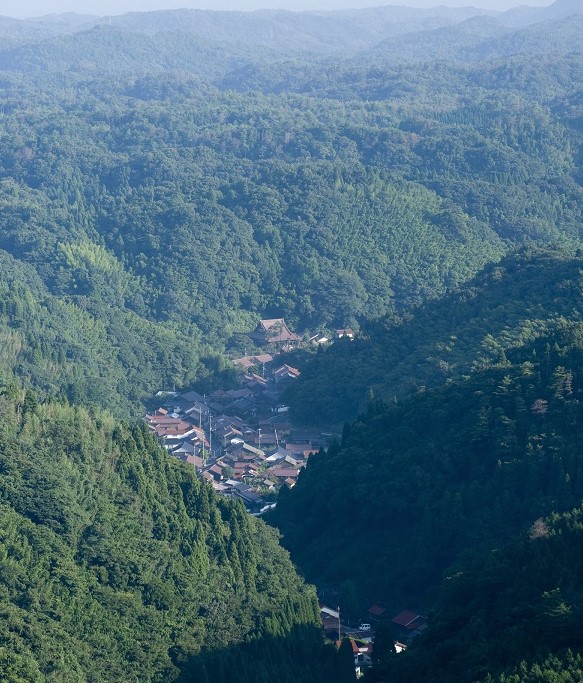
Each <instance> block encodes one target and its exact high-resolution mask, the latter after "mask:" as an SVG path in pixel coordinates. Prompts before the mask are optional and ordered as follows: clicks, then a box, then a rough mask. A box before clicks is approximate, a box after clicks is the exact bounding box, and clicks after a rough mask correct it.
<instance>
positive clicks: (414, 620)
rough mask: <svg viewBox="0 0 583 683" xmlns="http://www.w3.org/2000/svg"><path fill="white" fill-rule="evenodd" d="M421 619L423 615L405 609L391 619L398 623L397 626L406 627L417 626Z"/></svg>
mask: <svg viewBox="0 0 583 683" xmlns="http://www.w3.org/2000/svg"><path fill="white" fill-rule="evenodd" d="M420 619H421V616H420V615H419V614H416V613H415V612H410V611H409V610H405V611H403V612H401V613H400V614H397V616H396V617H393V618H392V619H391V622H392V623H393V624H397V626H403V627H404V628H406V629H412V628H417V626H419V620H420Z"/></svg>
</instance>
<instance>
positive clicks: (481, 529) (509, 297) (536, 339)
mask: <svg viewBox="0 0 583 683" xmlns="http://www.w3.org/2000/svg"><path fill="white" fill-rule="evenodd" d="M580 265H581V264H580V262H579V261H578V260H565V261H561V260H560V259H556V258H548V260H545V259H544V258H536V259H533V260H530V259H525V260H523V259H520V258H519V259H517V260H515V261H512V260H510V259H509V260H508V261H506V262H505V264H503V265H502V267H501V268H500V269H498V270H497V269H496V268H493V269H490V272H489V273H488V274H487V275H486V276H485V277H484V279H483V282H482V284H483V286H482V289H479V288H476V289H474V288H472V287H468V288H466V289H465V290H463V291H462V292H460V294H458V295H457V296H456V297H455V298H454V299H453V300H451V301H450V302H449V303H447V302H446V304H445V306H444V308H443V309H442V310H441V312H440V314H439V315H437V316H435V317H433V318H431V320H434V321H435V325H436V327H435V331H437V330H438V329H439V328H440V326H443V327H444V328H448V329H449V330H451V331H452V332H456V331H457V332H458V333H459V336H458V335H451V336H448V338H447V339H441V338H440V337H439V335H436V337H435V338H432V335H433V332H434V329H433V328H432V327H431V326H430V324H429V318H426V319H425V321H423V318H421V321H420V326H419V327H415V324H414V323H412V324H411V325H410V327H409V329H408V332H409V334H406V333H405V331H404V330H406V329H407V327H406V326H404V327H403V330H401V332H400V333H401V334H402V336H401V337H400V338H399V337H398V336H397V337H396V338H395V339H396V343H395V344H391V343H390V340H391V336H390V332H389V333H388V335H387V339H386V344H385V345H383V344H382V343H381V344H380V345H379V346H378V347H377V348H385V353H387V354H390V353H396V354H397V356H398V355H399V348H401V349H402V350H404V349H406V348H407V347H408V346H409V347H411V348H412V349H413V351H412V353H409V356H408V358H407V361H408V362H410V364H407V362H406V363H405V364H404V366H403V368H402V369H403V373H404V374H403V375H401V379H403V377H404V376H406V375H407V373H408V372H412V373H413V376H415V374H414V373H415V361H416V360H419V361H421V362H422V361H423V360H424V358H425V355H426V353H427V344H430V345H431V344H433V346H434V348H435V349H437V346H438V345H442V346H443V348H441V352H442V353H446V354H449V353H451V354H452V356H448V355H446V358H449V362H452V357H453V358H456V359H457V360H456V362H460V361H461V362H463V363H466V368H467V374H465V373H464V372H463V371H462V372H460V369H459V368H458V370H457V372H455V373H454V376H453V377H452V378H450V379H449V380H447V381H446V377H445V376H444V374H446V373H444V372H443V370H442V369H440V363H439V356H438V357H437V358H436V359H434V360H430V362H429V363H428V365H427V366H423V365H421V367H420V368H419V372H418V374H417V378H418V382H419V386H418V389H417V391H416V393H413V395H410V396H409V397H408V398H404V399H403V400H395V401H394V402H392V401H391V404H390V405H386V404H384V403H383V402H382V401H379V400H378V399H372V400H371V401H370V403H369V407H368V411H367V412H366V413H365V414H363V415H361V416H360V417H359V418H358V420H357V421H356V422H355V423H353V424H352V425H351V426H350V427H348V426H347V427H346V429H345V432H344V436H343V441H342V446H341V447H332V448H331V449H330V450H329V452H328V453H327V454H324V453H320V454H318V455H316V456H314V458H312V459H311V460H310V461H309V463H308V466H307V468H306V469H305V471H304V472H302V475H301V476H300V479H299V481H298V484H297V486H296V487H295V488H294V489H293V490H292V491H290V492H288V491H283V493H282V494H280V500H279V502H278V506H277V510H276V511H275V514H274V522H275V523H276V524H277V525H278V527H279V528H280V529H281V531H282V532H283V541H284V544H285V545H286V547H288V548H289V549H290V550H291V552H292V557H293V558H294V560H295V561H296V562H297V563H298V564H299V565H300V566H301V567H302V569H303V570H304V571H305V572H306V575H307V576H308V577H310V579H311V580H317V581H318V582H320V583H330V584H332V585H336V586H339V585H341V584H342V583H343V582H346V581H350V582H353V583H354V585H355V586H356V589H357V590H358V591H359V592H360V595H361V599H362V601H363V603H364V602H365V601H366V600H374V599H377V600H385V601H388V602H389V604H393V605H394V606H395V608H398V607H399V606H403V605H404V604H407V601H410V602H412V603H413V604H417V602H418V601H420V600H422V599H423V598H424V597H426V596H427V590H428V589H431V588H433V587H434V586H435V585H437V583H438V582H439V578H440V576H441V573H442V572H443V571H444V570H445V569H446V568H447V567H448V566H450V565H451V564H452V563H454V562H455V561H457V560H458V559H459V557H460V556H461V555H462V554H463V553H464V552H475V551H476V550H478V549H480V548H482V549H487V548H490V547H493V546H496V545H497V544H499V543H501V542H505V541H506V540H507V539H508V538H510V537H511V536H512V535H513V534H516V533H519V532H520V531H521V530H522V529H524V528H525V527H527V526H529V525H530V524H532V523H533V522H534V520H535V519H536V518H537V517H539V516H541V515H547V514H550V513H551V512H554V511H564V510H568V509H570V508H571V507H572V506H574V505H576V504H579V503H580V501H581V498H582V497H583V488H582V487H583V478H582V476H581V473H582V469H581V468H582V467H583V460H582V459H581V453H582V452H583V451H582V448H581V446H582V444H581V430H580V428H579V427H580V425H581V421H582V420H583V413H582V408H581V402H580V397H581V392H582V391H583V388H582V387H581V376H582V374H581V373H582V370H583V343H582V339H583V337H582V333H583V323H582V321H581V314H580V306H581V293H580V286H581V276H580ZM497 274H498V275H497ZM498 276H500V280H499V281H497V278H498ZM500 282H504V283H505V286H501V287H500V289H497V288H498V286H500ZM495 292H498V295H494V293H495ZM530 297H532V299H531V298H530ZM494 302H497V304H496V305H495V306H493V307H492V308H490V306H491V305H492V304H494ZM529 302H531V303H529ZM448 311H449V315H448ZM425 315H428V312H427V311H425ZM422 330H423V332H422ZM458 339H459V343H460V344H461V345H463V344H465V343H469V349H468V348H466V349H465V350H463V349H456V344H457V340H458ZM472 344H474V345H475V346H476V347H478V348H480V347H481V348H483V350H484V351H483V352H485V353H486V357H484V358H476V357H475V356H474V355H473V349H472ZM482 344H483V346H482ZM448 345H449V347H451V348H450V349H449V350H448ZM342 347H343V349H342V353H344V354H345V355H346V358H349V357H350V354H351V353H352V348H353V344H351V343H349V342H348V343H347V344H345V345H342ZM339 353H340V352H339ZM403 353H404V352H403ZM456 354H457V355H456ZM464 356H465V358H464ZM331 357H332V356H331ZM334 357H335V358H336V362H335V364H334V367H335V368H336V370H337V374H340V373H341V369H342V367H343V365H345V362H344V361H343V360H339V358H340V357H339V356H338V354H334ZM361 357H366V358H370V354H364V355H363V356H361ZM462 359H463V360H462ZM378 360H379V359H378V358H376V359H371V362H373V361H377V365H376V371H377V372H378V373H379V374H381V375H382V373H383V370H384V368H386V370H387V372H388V373H389V374H390V372H391V370H393V364H392V363H391V362H390V361H386V362H384V363H383V362H381V363H380V364H378ZM444 362H447V361H444ZM472 362H473V363H474V367H473V368H472V367H471V365H472ZM428 369H430V370H434V371H435V372H437V374H441V375H442V379H441V380H440V381H438V382H433V383H434V384H437V385H439V386H438V387H437V388H434V389H429V388H426V387H425V386H421V385H424V384H425V383H427V384H430V383H432V382H431V379H432V376H431V374H429V375H428V373H427V370H428ZM399 376H400V375H399V368H398V367H397V368H396V374H395V380H396V381H397V377H399ZM342 382H343V379H342V377H341V376H340V378H339V379H338V385H341V384H342ZM335 386H336V384H335ZM329 393H330V395H331V396H333V394H334V389H330V388H329ZM332 401H333V400H332ZM362 606H363V607H364V606H365V605H364V604H363V605H362Z"/></svg>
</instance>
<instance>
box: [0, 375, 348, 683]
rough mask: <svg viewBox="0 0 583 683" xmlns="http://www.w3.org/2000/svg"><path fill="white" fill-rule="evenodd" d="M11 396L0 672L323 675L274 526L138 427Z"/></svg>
mask: <svg viewBox="0 0 583 683" xmlns="http://www.w3.org/2000/svg"><path fill="white" fill-rule="evenodd" d="M17 394H18V392H16V391H15V388H14V386H12V385H10V384H8V385H5V386H4V387H3V389H2V395H1V396H0V405H1V410H2V416H3V419H2V426H1V427H0V453H1V455H0V566H1V571H0V613H1V614H2V619H1V620H0V624H1V625H0V632H1V635H0V642H1V646H0V662H2V665H3V668H2V674H0V677H1V678H2V680H5V681H11V682H13V681H27V683H28V682H32V681H35V682H36V681H38V682H39V683H40V681H58V680H61V681H62V680H67V681H71V680H76V681H83V682H87V683H89V682H90V681H91V682H92V683H100V682H103V683H106V682H110V681H113V680H116V681H122V680H123V681H129V680H141V681H164V682H165V683H170V682H171V681H181V682H182V681H184V682H186V681H197V682H200V681H203V680H204V681H206V680H211V681H218V680H224V681H231V680H233V677H234V676H236V677H237V680H239V681H241V680H243V681H259V680H261V681H267V680H270V681H272V680H276V681H282V683H283V682H284V681H292V680H293V681H297V680H302V681H303V680H305V681H324V680H330V678H329V677H330V676H331V675H332V673H331V672H332V669H333V667H335V666H336V662H335V657H334V655H333V652H328V650H326V649H325V648H324V647H323V645H322V642H321V638H320V634H319V630H318V628H317V616H318V613H317V603H316V600H315V595H314V593H313V591H312V589H311V588H309V587H307V586H306V585H304V584H303V582H302V581H301V580H300V579H299V578H298V576H297V575H296V574H295V572H294V570H293V567H292V565H291V563H290V561H289V559H288V557H287V555H286V553H285V552H284V551H283V550H282V549H281V548H280V547H278V544H277V537H276V535H275V534H274V533H273V532H271V531H270V530H269V529H268V528H267V527H265V525H264V524H263V523H261V522H258V521H256V520H255V519H254V518H253V517H251V516H250V515H248V514H247V513H246V512H245V510H244V509H243V507H242V506H241V505H239V504H235V503H231V502H229V501H227V500H226V499H218V498H216V497H215V495H214V494H213V491H212V489H211V488H210V487H209V486H207V485H206V484H202V483H200V482H199V481H198V480H197V479H196V478H195V477H194V474H193V473H192V472H191V471H189V470H187V468H186V467H185V466H183V465H181V464H178V463H175V462H171V461H170V459H169V458H168V457H167V455H166V454H165V452H164V451H163V450H162V449H160V448H159V447H158V446H157V445H156V443H155V442H154V440H153V439H152V438H151V437H150V436H149V435H148V434H147V433H146V430H145V428H143V427H133V428H130V427H128V426H124V425H120V424H116V423H115V422H114V421H113V420H112V418H111V417H109V416H108V415H107V414H106V413H103V412H98V413H96V414H95V415H93V416H90V415H89V414H88V413H87V412H85V411H84V410H82V409H73V408H69V407H68V406H67V405H64V404H62V403H57V402H50V403H47V404H44V405H39V404H38V403H37V401H36V399H35V397H34V395H33V394H31V393H27V394H26V396H24V398H23V397H22V396H18V395H17ZM300 652H301V656H300V654H299V653H300ZM245 653H247V656H245ZM316 661H317V662H321V664H322V666H321V667H320V666H316V667H314V662H316ZM276 662H277V663H276ZM308 663H309V664H308ZM330 667H332V669H331V668H330ZM219 670H220V671H222V674H219ZM7 671H8V672H12V673H11V674H10V673H9V674H7ZM258 672H259V674H258ZM220 675H223V676H224V677H223V678H220Z"/></svg>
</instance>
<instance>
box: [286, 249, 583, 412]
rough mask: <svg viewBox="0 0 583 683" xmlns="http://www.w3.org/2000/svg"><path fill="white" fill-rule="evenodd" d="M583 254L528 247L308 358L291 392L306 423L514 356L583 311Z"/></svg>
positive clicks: (439, 383)
mask: <svg viewBox="0 0 583 683" xmlns="http://www.w3.org/2000/svg"><path fill="white" fill-rule="evenodd" d="M582 268H583V259H581V258H571V257H569V256H567V255H561V254H560V253H557V252H545V251H542V252H534V253H532V252H530V251H525V252H523V253H522V254H520V255H518V256H517V255H514V256H510V257H507V258H505V259H503V260H502V261H500V262H499V263H498V264H495V265H491V266H488V267H487V268H486V269H485V270H484V271H483V272H482V273H480V275H478V276H477V277H476V278H475V279H474V280H472V281H471V282H469V283H467V284H465V285H463V286H461V287H460V288H459V290H458V291H456V292H454V293H452V294H450V295H449V296H446V297H444V298H443V299H441V300H440V301H437V302H435V303H431V304H428V305H426V306H423V307H421V308H419V309H418V310H416V311H414V312H411V313H409V314H408V315H407V316H405V317H404V318H402V319H396V320H395V319H394V318H387V319H384V320H381V321H379V322H377V323H375V324H371V325H369V326H367V327H366V328H365V330H364V331H363V334H362V337H361V338H360V339H357V340H356V341H354V342H352V343H339V344H335V345H334V346H333V347H332V348H330V349H328V350H327V351H325V352H323V353H318V354H317V355H314V356H312V357H309V358H308V359H307V360H306V361H305V362H304V365H303V367H302V375H301V378H300V379H299V380H298V381H297V382H295V383H294V385H293V387H291V388H290V390H289V393H288V399H289V401H290V403H291V406H292V411H293V413H294V415H295V416H296V417H297V419H300V420H302V421H304V422H306V423H311V422H312V421H313V417H312V416H313V415H315V414H317V415H318V418H319V419H320V420H324V421H328V422H339V421H341V420H346V419H351V418H352V417H354V416H355V415H356V414H357V412H358V411H359V410H362V409H365V408H366V402H367V400H368V399H367V397H368V395H369V393H370V392H371V391H372V392H374V394H375V395H376V396H377V397H382V398H384V399H385V400H387V401H390V400H393V398H395V399H396V398H398V399H401V398H403V397H405V396H409V395H411V394H413V393H415V392H416V391H419V390H420V389H423V388H425V387H436V386H442V385H447V384H448V383H450V382H452V381H454V380H458V379H460V378H462V377H464V376H469V375H471V373H472V372H473V371H475V370H480V369H483V368H487V367H491V366H492V365H497V364H498V363H500V362H501V361H502V362H504V359H505V358H506V357H509V358H512V357H513V354H516V353H519V352H520V349H521V348H522V347H523V346H525V345H528V344H532V343H538V340H539V339H540V338H543V337H545V336H547V335H549V334H555V332H557V331H558V332H560V331H561V330H563V329H565V328H566V327H567V328H568V327H569V325H571V324H573V323H578V322H579V321H581V319H582V317H583V308H582V306H581V300H582V299H581V296H582V284H581V279H580V272H581V269H582Z"/></svg>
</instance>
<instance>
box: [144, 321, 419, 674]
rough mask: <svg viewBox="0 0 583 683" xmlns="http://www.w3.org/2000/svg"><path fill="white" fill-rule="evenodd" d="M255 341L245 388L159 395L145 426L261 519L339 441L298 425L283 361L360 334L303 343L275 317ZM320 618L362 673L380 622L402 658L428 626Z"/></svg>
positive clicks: (412, 618) (372, 613)
mask: <svg viewBox="0 0 583 683" xmlns="http://www.w3.org/2000/svg"><path fill="white" fill-rule="evenodd" d="M248 336H249V337H250V339H251V341H252V342H253V344H254V346H255V347H256V348H258V349H259V352H258V353H256V354H253V355H245V356H243V357H241V358H235V359H233V363H234V365H235V366H238V367H240V368H241V369H242V371H243V372H242V375H241V386H240V387H239V388H237V389H229V390H220V389H219V390H217V391H214V392H212V393H211V394H209V395H206V394H200V393H198V392H196V391H187V392H185V393H177V392H159V394H158V397H159V398H160V399H161V401H162V405H161V406H160V407H159V408H158V409H157V410H155V411H153V412H151V413H149V414H147V415H146V422H147V424H148V427H149V428H150V430H151V431H152V432H153V433H154V434H156V436H157V437H158V439H159V440H160V443H161V444H162V445H163V446H164V448H165V449H166V450H167V452H168V453H169V455H171V456H173V457H175V458H177V459H179V460H181V461H182V462H184V463H187V464H188V465H191V466H192V467H193V469H194V471H195V472H196V474H197V476H199V477H200V478H201V479H204V480H206V481H207V482H208V483H209V484H210V485H211V486H212V487H213V488H214V490H215V491H216V492H217V493H219V494H220V495H224V496H227V497H231V498H235V499H238V500H241V501H242V502H243V504H244V505H245V508H246V509H247V510H248V511H249V512H250V513H252V514H254V515H261V514H263V512H265V511H267V510H269V509H270V508H271V507H272V506H274V505H275V500H276V497H277V492H278V490H279V489H280V488H281V487H282V486H287V487H288V488H292V487H293V486H295V484H296V482H297V480H298V477H299V474H300V471H301V470H302V468H303V467H304V466H305V465H306V463H307V461H308V459H309V457H310V455H312V454H313V453H315V452H317V451H319V450H320V448H327V446H328V445H329V444H330V442H331V441H332V440H333V439H335V438H339V436H340V435H339V434H334V433H323V432H321V431H319V430H317V429H313V430H308V429H305V428H300V427H295V426H294V425H292V423H291V422H290V418H289V408H288V406H286V405H285V404H284V403H283V402H282V396H283V394H284V393H285V390H286V388H287V387H288V386H289V385H290V383H291V382H294V381H295V380H297V378H298V377H299V376H300V374H301V373H300V370H298V369H297V368H294V367H292V366H290V365H288V364H287V363H285V362H283V358H284V354H286V353H287V352H289V351H292V350H294V349H296V348H298V347H299V346H300V345H302V344H304V345H305V344H309V345H313V346H319V345H326V344H329V343H333V342H334V341H336V340H340V339H344V340H353V339H354V332H353V330H351V329H339V330H336V331H335V332H334V336H333V338H329V337H327V336H325V335H324V334H317V335H314V336H312V337H310V338H309V339H306V340H303V339H302V337H300V336H299V335H297V334H296V333H295V332H293V331H291V330H290V329H289V327H288V326H287V325H286V323H285V320H284V319H283V318H276V319H270V320H261V321H260V323H259V324H258V326H257V328H256V329H255V331H254V332H252V333H251V334H249V335H248ZM321 618H322V625H323V629H324V632H325V633H326V635H327V636H328V637H329V638H331V639H333V640H336V639H337V640H338V641H340V639H342V638H349V639H350V643H351V646H352V650H353V654H354V665H355V669H356V672H357V675H360V674H361V673H362V671H363V670H364V669H366V668H367V667H369V666H371V664H372V651H373V647H374V644H373V643H374V635H375V632H376V629H377V627H378V626H379V625H380V624H386V625H387V626H388V628H390V631H391V633H392V636H393V639H394V647H395V650H396V651H397V652H401V651H403V650H405V649H406V648H407V646H408V644H409V643H410V642H411V641H412V640H413V639H414V638H415V637H416V636H417V635H419V634H420V633H421V632H422V631H423V630H424V629H425V628H426V625H427V624H426V620H425V618H424V617H422V616H420V615H418V614H416V613H415V612H410V611H404V612H401V613H399V614H397V615H396V616H394V617H392V618H391V617H390V613H389V612H388V611H387V610H386V609H385V608H383V607H381V606H379V605H373V606H372V607H371V608H370V609H369V610H368V612H367V614H366V615H365V617H364V619H365V620H364V621H363V622H362V623H360V624H359V625H351V624H349V623H342V618H341V615H340V612H339V610H334V609H332V608H330V607H326V606H325V605H321Z"/></svg>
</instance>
